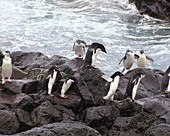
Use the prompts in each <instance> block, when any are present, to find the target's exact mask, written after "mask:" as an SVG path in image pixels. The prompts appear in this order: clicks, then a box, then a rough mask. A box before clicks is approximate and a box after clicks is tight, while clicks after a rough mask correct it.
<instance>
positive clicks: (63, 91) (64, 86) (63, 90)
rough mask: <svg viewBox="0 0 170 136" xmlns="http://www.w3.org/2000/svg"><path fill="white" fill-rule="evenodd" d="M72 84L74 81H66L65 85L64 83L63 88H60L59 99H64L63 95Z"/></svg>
mask: <svg viewBox="0 0 170 136" xmlns="http://www.w3.org/2000/svg"><path fill="white" fill-rule="evenodd" d="M72 82H74V81H73V80H71V79H69V80H68V81H67V83H65V82H64V83H63V86H62V89H61V95H60V96H61V97H63V98H66V96H65V93H66V91H67V90H68V89H69V88H70V86H71V84H72Z"/></svg>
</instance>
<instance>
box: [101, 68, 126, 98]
mask: <svg viewBox="0 0 170 136" xmlns="http://www.w3.org/2000/svg"><path fill="white" fill-rule="evenodd" d="M121 76H123V74H122V73H121V72H119V71H117V72H115V73H114V74H113V75H112V76H111V77H110V78H107V77H106V76H105V75H103V76H102V78H104V79H105V80H107V81H108V82H111V83H110V88H109V91H108V93H107V95H106V96H104V97H103V99H105V100H111V101H113V100H114V94H115V92H116V90H117V88H118V85H119V80H120V77H121Z"/></svg>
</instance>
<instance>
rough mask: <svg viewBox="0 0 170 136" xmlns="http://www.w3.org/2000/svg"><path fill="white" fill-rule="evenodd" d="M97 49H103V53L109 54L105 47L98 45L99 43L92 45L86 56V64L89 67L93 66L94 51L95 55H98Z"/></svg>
mask: <svg viewBox="0 0 170 136" xmlns="http://www.w3.org/2000/svg"><path fill="white" fill-rule="evenodd" d="M97 49H101V51H102V52H105V53H107V52H106V49H105V47H104V46H103V45H102V44H100V43H97V42H94V43H92V44H91V45H90V46H89V48H88V50H87V52H86V56H85V62H86V63H87V64H89V65H91V64H92V56H93V51H94V53H96V50H97Z"/></svg>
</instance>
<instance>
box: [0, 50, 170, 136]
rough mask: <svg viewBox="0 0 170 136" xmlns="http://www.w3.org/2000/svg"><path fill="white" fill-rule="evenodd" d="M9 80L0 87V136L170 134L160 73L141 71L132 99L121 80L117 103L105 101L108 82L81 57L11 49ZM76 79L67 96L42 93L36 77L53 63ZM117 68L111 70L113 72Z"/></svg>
mask: <svg viewBox="0 0 170 136" xmlns="http://www.w3.org/2000/svg"><path fill="white" fill-rule="evenodd" d="M11 55H12V59H13V63H14V72H13V76H12V79H13V82H12V83H8V82H7V83H6V84H5V85H4V86H1V90H0V120H1V122H0V134H1V135H14V136H24V135H25V136H26V135H30V136H33V135H34V136H36V135H37V136H38V135H41V136H47V135H50V136H53V135H54V136H55V135H66V136H67V135H69V136H70V135H74V136H80V135H81V136H90V135H92V136H100V135H102V136H106V135H107V136H113V135H114V136H133V135H135V136H160V135H164V136H169V135H170V131H169V130H170V116H169V115H170V108H169V107H170V98H169V97H170V95H169V94H164V93H162V92H160V91H159V89H160V82H161V79H162V77H163V73H164V72H163V71H161V70H156V69H145V73H146V76H147V78H145V79H144V80H142V82H141V84H140V86H139V89H138V93H137V96H136V100H135V101H129V99H124V93H125V90H126V86H127V83H128V79H129V77H130V76H131V74H133V72H135V70H136V69H134V70H131V71H129V72H128V73H127V74H126V75H125V76H123V77H122V78H121V80H120V85H119V87H118V91H117V92H116V95H115V99H116V100H115V101H114V102H111V101H105V100H104V99H103V96H105V95H106V94H107V92H108V88H109V84H106V83H107V82H106V81H105V80H104V79H103V78H101V75H103V74H104V73H103V72H102V71H101V70H100V69H99V68H94V67H91V66H87V65H86V64H85V63H84V61H83V60H82V59H77V58H75V59H72V60H70V59H68V58H65V57H62V56H58V55H54V56H52V57H51V58H49V57H47V56H45V55H44V54H42V53H40V52H13V53H12V54H11ZM54 64H55V65H58V67H59V69H60V71H61V72H63V73H64V74H69V75H73V76H74V77H75V78H76V79H77V81H78V82H77V83H76V85H75V86H73V87H71V88H70V89H69V90H68V92H67V93H66V94H67V96H68V98H66V99H63V98H61V97H59V93H60V90H57V91H55V92H54V93H53V94H54V96H49V95H46V94H45V93H44V92H43V91H41V84H42V82H41V81H42V79H41V77H40V75H42V76H43V74H44V73H45V72H46V70H47V69H48V68H50V67H51V66H52V65H54ZM113 71H115V70H113Z"/></svg>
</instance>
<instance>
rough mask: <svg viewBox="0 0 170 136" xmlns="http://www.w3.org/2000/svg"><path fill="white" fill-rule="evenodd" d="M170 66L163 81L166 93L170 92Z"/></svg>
mask: <svg viewBox="0 0 170 136" xmlns="http://www.w3.org/2000/svg"><path fill="white" fill-rule="evenodd" d="M169 74H170V66H169V67H168V69H167V70H166V71H165V73H164V75H163V78H162V81H161V87H160V89H161V91H162V92H165V93H169V92H170V75H169Z"/></svg>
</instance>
